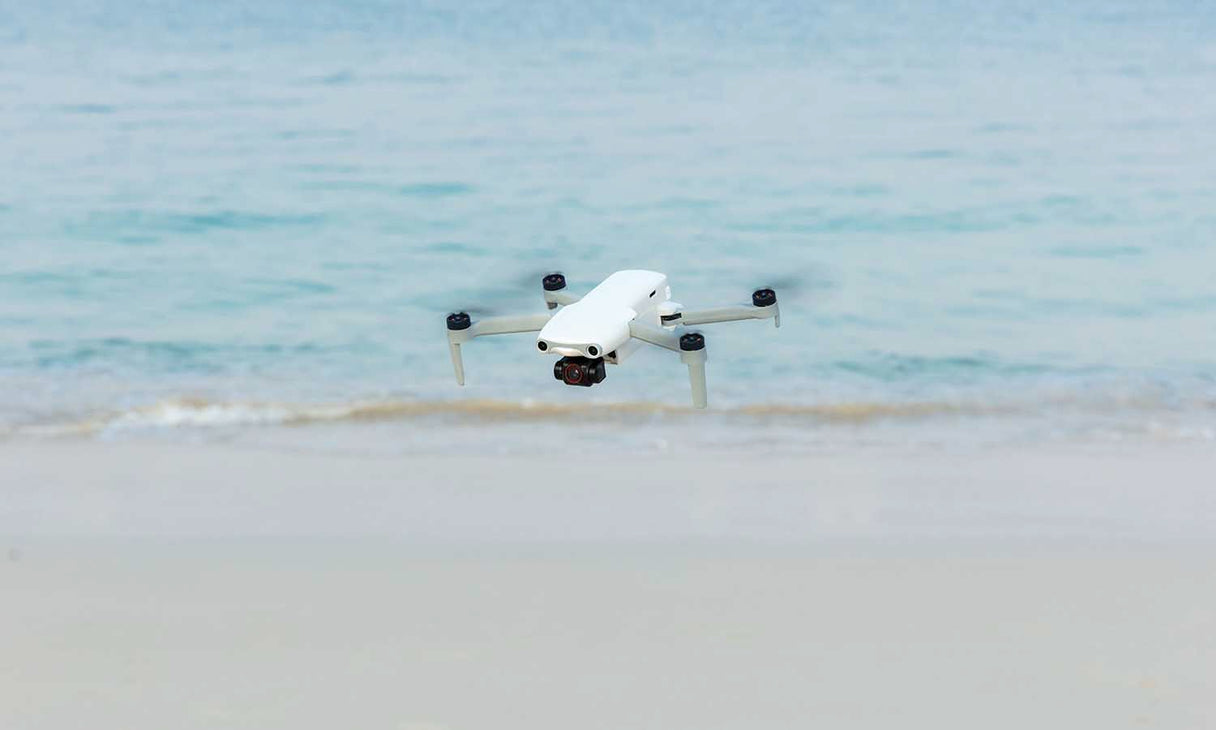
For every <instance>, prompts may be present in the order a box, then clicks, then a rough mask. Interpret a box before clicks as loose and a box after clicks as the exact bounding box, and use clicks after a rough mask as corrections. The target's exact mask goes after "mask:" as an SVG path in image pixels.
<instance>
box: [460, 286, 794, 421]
mask: <svg viewBox="0 0 1216 730" xmlns="http://www.w3.org/2000/svg"><path fill="white" fill-rule="evenodd" d="M541 286H542V287H543V288H544V298H545V304H546V305H547V306H548V308H549V310H550V311H549V312H548V313H545V314H525V315H519V316H512V317H486V318H484V319H477V320H474V319H473V318H472V317H470V316H469V315H468V313H466V312H455V313H453V314H449V315H448V320H447V322H448V347H449V349H450V350H451V353H452V366H453V367H454V368H455V369H456V382H457V383H459V384H460V385H464V361H463V360H462V359H461V356H460V346H461V345H463V344H464V343H466V342H468V341H469V340H471V339H473V338H474V337H481V336H482V335H504V334H511V333H515V332H538V333H539V334H538V335H537V336H536V349H537V350H539V351H540V352H541V353H542V354H545V355H560V356H561V359H559V360H558V361H557V363H556V364H554V366H553V377H555V378H557V379H558V380H560V381H562V382H563V383H565V384H566V385H581V386H586V387H590V386H592V385H595V384H596V383H600V382H603V380H604V376H605V375H606V373H605V368H604V364H605V363H609V364H612V365H619V364H620V363H621V362H622V361H623V360H624V359H625V358H626V357H627V356H628V355H629V353H631V352H633V351H634V350H635V349H637V347H638V343H639V342H647V343H650V344H652V345H657V346H659V347H663V348H666V349H668V350H671V351H673V352H678V353H680V360H681V361H683V362H684V364H685V365H687V366H688V379H689V381H690V382H691V384H692V404H693V406H694V407H696V408H704V407H705V405H706V403H707V395H706V391H705V338H704V337H703V336H702V335H701V334H700V333H697V332H690V331H688V330H687V329H686V328H687V327H688V326H691V325H700V324H711V323H714V322H734V321H738V320H744V319H771V320H773V324H775V325H776V326H778V327H780V326H781V312H780V310H779V309H778V308H777V294H776V292H774V291H773V290H772V289H757V290H756V291H755V292H753V293H752V303H751V304H750V305H747V304H738V305H733V306H728V307H716V308H713V309H699V310H686V309H684V307H683V306H682V305H680V304H678V303H676V302H673V301H671V287H669V286H668V285H667V276H666V275H665V274H660V273H658V272H656V271H618V272H616V273H615V274H613V275H612V276H609V277H608V278H607V279H604V281H603V282H601V283H600V285H599V286H597V287H595V288H594V289H592V290H591V291H589V292H587V295H586V296H584V297H583V298H582V299H580V298H578V297H576V296H574V295H573V294H569V293H567V292H566V291H565V289H566V277H565V276H563V275H562V274H549V275H547V276H545V277H544V278H543V279H542V280H541ZM559 307H560V309H559Z"/></svg>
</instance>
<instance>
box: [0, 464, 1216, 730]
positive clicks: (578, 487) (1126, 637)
mask: <svg viewBox="0 0 1216 730" xmlns="http://www.w3.org/2000/svg"><path fill="white" fill-rule="evenodd" d="M875 456H876V454H872V453H857V454H837V455H822V456H816V457H807V458H791V457H785V458H782V459H769V460H765V459H760V458H756V459H743V460H740V459H726V458H722V457H717V458H714V457H710V456H699V457H696V458H692V457H689V456H677V457H667V458H657V457H656V458H653V459H646V460H643V461H638V462H635V463H632V464H631V465H629V466H625V467H620V466H619V465H618V466H617V468H606V467H605V464H606V463H608V464H609V465H610V464H611V463H610V462H606V461H605V460H602V459H601V460H596V459H591V460H588V461H586V462H579V461H577V460H574V459H567V460H565V461H562V460H558V461H556V462H552V463H553V464H554V465H556V466H557V467H559V468H569V469H574V468H581V469H582V470H583V471H582V473H584V474H586V475H587V476H586V478H585V479H582V480H579V481H576V482H568V481H560V480H554V481H542V482H539V483H538V482H536V481H535V480H534V478H533V477H534V476H535V471H536V468H537V465H538V462H537V460H536V459H530V458H524V457H503V458H484V459H463V460H462V459H456V458H453V457H400V458H377V459H369V458H361V457H335V456H332V455H330V456H320V455H317V454H312V453H293V452H290V451H285V450H279V451H267V450H264V449H257V450H251V449H246V448H242V447H238V446H232V445H229V446H225V445H217V444H208V445H195V446H190V445H181V444H163V443H138V442H122V443H99V442H94V441H80V442H12V443H8V444H5V445H3V446H2V447H0V485H3V486H2V496H3V506H2V507H0V535H3V538H2V539H3V544H2V545H0V547H3V548H4V549H5V553H7V558H6V559H5V553H0V595H2V596H3V601H0V647H3V656H4V661H3V662H0V726H3V727H6V728H60V727H74V726H88V727H90V728H132V727H157V728H194V727H199V728H202V727H217V726H219V727H236V728H243V727H248V728H266V727H290V728H332V727H392V728H416V729H421V728H428V729H433V728H453V729H454V728H503V727H511V728H514V727H519V728H570V727H587V728H621V727H631V728H738V727H811V726H822V727H836V728H854V727H857V728H870V727H874V728H877V727H895V726H898V727H937V728H941V727H946V728H974V727H997V728H1006V727H1007V728H1025V727H1028V726H1039V727H1094V728H1104V729H1105V728H1123V727H1128V728H1133V727H1134V728H1140V727H1170V728H1195V727H1205V726H1208V725H1210V724H1212V723H1214V722H1216V699H1213V698H1216V672H1213V671H1212V661H1211V659H1212V657H1213V656H1214V655H1216V549H1214V546H1216V541H1214V540H1213V537H1212V536H1213V530H1212V527H1213V524H1214V517H1213V515H1214V512H1213V509H1212V505H1213V501H1212V498H1211V497H1210V496H1208V492H1209V491H1210V482H1211V480H1210V475H1211V474H1212V473H1216V472H1213V471H1212V466H1213V465H1214V463H1216V457H1214V456H1213V455H1212V454H1208V453H1206V452H1205V451H1203V450H1200V449H1191V448H1168V449H1163V448H1157V447H1143V448H1142V449H1139V450H1138V449H1121V450H1117V451H1116V450H1109V449H1103V450H1098V451H1094V450H1055V451H1043V450H1041V449H1040V450H1036V451H1030V450H1023V451H1020V452H1019V451H1017V450H1012V449H1004V450H1001V451H999V452H998V451H991V452H983V453H974V454H966V455H959V454H954V455H942V454H926V453H902V454H899V453H888V454H886V455H885V457H884V458H875ZM599 467H605V468H599Z"/></svg>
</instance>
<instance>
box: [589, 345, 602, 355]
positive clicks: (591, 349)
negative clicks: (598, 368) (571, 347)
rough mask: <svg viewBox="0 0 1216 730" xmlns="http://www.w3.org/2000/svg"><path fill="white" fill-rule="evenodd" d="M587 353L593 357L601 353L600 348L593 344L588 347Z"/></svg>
mask: <svg viewBox="0 0 1216 730" xmlns="http://www.w3.org/2000/svg"><path fill="white" fill-rule="evenodd" d="M587 354H588V355H590V356H591V357H596V356H598V355H599V354H600V348H598V347H596V346H595V345H592V346H591V347H588V348H587Z"/></svg>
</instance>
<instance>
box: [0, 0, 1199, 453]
mask: <svg viewBox="0 0 1216 730" xmlns="http://www.w3.org/2000/svg"><path fill="white" fill-rule="evenodd" d="M1214 38H1216V6H1213V5H1212V4H1209V3H1202V2H1188V1H1186V0H1162V1H1160V2H1152V3H1143V2H1123V1H1119V0H1116V1H1114V2H1112V1H1109V0H1103V1H1101V2H1098V1H1091V0H1082V1H1080V2H1067V3H1066V2H1055V3H1037V2H1033V3H1032V2H994V3H983V4H969V3H957V2H945V1H941V2H936V1H932V0H929V1H926V2H907V3H887V2H872V3H867V2H860V3H820V4H814V5H811V4H803V3H796V2H784V1H779V0H773V1H760V2H753V1H749V2H722V3H707V4H695V3H689V2H683V1H681V0H658V1H649V0H648V1H647V2H641V1H634V0H624V1H622V2H611V3H609V2H582V1H580V2H569V1H566V0H532V1H528V2H516V3H500V2H490V1H488V0H474V1H473V2H467V3H441V2H416V1H407V2H376V1H370V0H356V1H346V2H340V1H339V0H293V1H291V2H286V1H283V0H266V1H264V2H259V3H246V2H236V1H235V0H218V1H215V2H207V3H195V2H184V1H179V2H174V1H171V0H166V1H162V2H148V1H139V0H87V1H86V0H80V1H76V2H73V1H70V0H69V1H55V2H48V3H26V2H12V1H0V140H2V142H0V172H2V174H0V252H2V254H3V255H2V257H0V433H7V434H9V435H10V436H11V435H13V434H22V435H30V434H33V435H46V434H51V435H55V434H64V433H68V434H80V433H84V434H101V435H107V436H108V435H114V434H120V433H124V432H126V431H128V430H131V429H135V430H138V431H140V432H141V433H142V432H147V431H149V430H151V431H154V432H157V433H160V432H165V433H172V434H181V433H189V434H191V435H192V436H197V435H199V434H201V433H206V434H214V433H229V432H230V430H231V429H247V428H250V427H253V428H255V429H256V430H258V432H259V433H262V434H263V435H265V434H266V433H268V432H270V431H273V430H274V429H273V428H264V427H266V426H274V425H278V424H296V423H302V422H315V421H324V422H330V421H333V422H342V421H345V420H351V419H355V420H361V421H362V420H373V421H376V422H377V423H390V424H396V425H398V426H400V425H404V426H405V427H406V428H407V429H408V431H409V433H410V434H411V438H414V439H425V438H426V436H425V434H426V433H428V432H429V429H426V428H421V427H420V426H424V425H427V424H432V423H435V422H438V423H441V424H446V423H449V422H451V421H453V420H455V421H459V422H461V423H463V424H464V426H466V427H469V426H470V425H472V426H473V427H478V428H480V427H481V425H485V424H489V423H490V422H494V423H501V422H502V421H506V422H508V423H515V424H517V425H518V423H520V422H525V425H526V426H527V428H526V429H523V430H522V432H523V433H528V432H532V433H534V432H535V431H534V429H535V428H537V427H541V426H543V424H545V423H550V422H551V421H553V420H554V419H556V420H557V421H570V420H576V421H582V420H587V419H586V417H587V416H588V415H589V414H591V413H597V414H600V415H599V416H598V417H597V419H598V420H600V421H601V422H617V423H619V422H620V421H622V420H626V421H629V422H644V423H646V424H657V425H658V427H659V428H665V427H666V425H669V424H671V423H673V422H676V423H680V424H691V423H693V422H692V421H691V420H690V419H691V416H690V415H688V414H687V413H685V412H684V409H685V407H686V404H687V403H688V394H687V380H686V375H685V373H684V369H683V367H682V366H680V364H679V363H678V361H677V360H676V359H675V358H673V357H671V356H670V354H669V353H664V352H659V351H646V352H642V353H639V354H638V355H637V356H636V357H635V359H632V360H631V361H630V362H628V363H626V364H625V365H624V366H622V367H620V368H612V369H610V371H609V374H608V379H607V381H606V382H605V383H604V384H602V385H601V386H597V387H596V388H595V389H592V390H590V391H588V390H585V389H573V388H565V387H563V386H561V384H559V383H557V382H555V381H554V380H553V378H552V375H551V370H550V365H551V363H550V361H549V359H547V358H541V357H538V356H537V355H536V353H535V352H534V351H533V349H532V348H531V347H530V346H528V340H527V338H526V337H516V338H488V339H486V340H481V341H478V342H477V343H475V344H473V345H471V346H469V347H468V348H466V365H467V368H468V371H469V385H468V387H466V388H464V389H459V388H457V387H456V385H455V383H454V380H453V377H452V374H451V365H450V363H449V361H448V358H447V352H446V341H445V333H444V328H443V315H444V314H445V313H446V312H447V311H449V310H451V309H458V308H463V307H475V306H484V307H488V308H493V309H499V310H502V311H533V310H535V311H542V307H543V304H542V303H541V300H540V291H539V286H538V283H537V282H538V277H539V275H540V274H541V273H543V272H545V271H549V270H554V269H560V270H562V271H564V272H566V274H567V276H568V277H569V278H570V281H571V286H572V288H573V289H574V290H582V289H586V288H589V287H590V286H593V285H594V284H595V283H597V282H598V281H600V280H601V279H602V278H604V277H605V276H606V275H608V274H609V273H611V272H613V271H615V270H617V269H620V268H649V269H656V270H659V271H663V272H665V273H667V274H668V275H669V276H670V277H671V284H672V288H673V296H674V298H675V299H676V300H678V301H681V302H683V303H685V304H686V305H689V306H706V305H716V304H720V303H728V302H734V301H746V299H747V297H748V295H749V293H750V292H751V290H752V289H753V288H755V287H756V286H759V285H762V284H766V283H770V282H773V281H779V282H781V283H782V284H785V285H787V288H788V291H787V292H783V294H782V303H783V320H784V322H783V324H784V326H783V327H782V329H780V330H773V329H771V328H766V327H763V326H759V325H756V324H734V325H721V326H717V327H715V328H713V329H712V331H710V332H708V334H709V347H710V370H709V378H710V396H711V406H713V407H715V408H716V409H717V411H716V413H715V414H711V415H709V416H708V418H706V419H702V420H699V421H696V422H695V423H696V424H698V425H697V426H696V429H699V430H698V431H697V433H698V434H700V436H698V438H710V439H711V440H712V436H710V435H707V434H711V433H712V429H713V428H714V426H713V424H714V423H719V424H727V425H729V426H730V427H732V428H734V427H736V426H739V425H740V424H743V425H747V426H750V427H754V428H756V429H760V430H761V431H763V432H764V437H765V438H768V436H769V435H772V434H778V435H780V436H782V437H783V438H788V439H792V441H791V443H797V444H801V445H805V444H806V440H807V439H809V440H810V441H812V442H814V443H839V442H842V441H844V442H850V443H853V442H857V441H869V440H872V439H880V440H882V439H888V438H892V439H896V440H899V441H906V440H909V439H911V440H917V439H924V438H930V439H939V440H943V441H950V442H952V441H956V440H960V439H962V440H968V439H972V440H973V439H981V440H997V441H1007V440H1010V439H1014V440H1025V439H1030V440H1036V441H1038V440H1058V439H1083V440H1087V439H1100V440H1109V439H1125V438H1148V439H1154V440H1158V439H1165V440H1171V441H1173V440H1200V441H1211V440H1216V418H1214V416H1216V246H1214V245H1213V237H1214V234H1216V165H1214V164H1213V162H1212V161H1213V159H1216V102H1214V101H1213V98H1212V94H1211V92H1212V90H1213V89H1214V88H1216V40H1213V39H1214ZM588 404H597V405H604V404H614V405H613V408H611V409H607V410H603V411H591V410H587V408H586V406H587V405H588ZM470 421H472V422H474V423H472V424H470ZM538 422H539V423H538ZM478 424H481V425H478ZM563 427H565V426H563ZM588 428H592V427H591V426H588ZM690 428H691V426H690ZM485 430H486V432H487V433H488V434H491V436H492V437H493V438H501V439H503V444H504V446H503V448H509V447H510V445H511V443H512V439H516V438H517V436H518V434H519V433H521V429H519V428H497V427H494V428H491V427H490V426H489V425H486V426H485ZM305 431H307V429H305ZM656 433H657V432H656ZM758 433H759V432H758ZM400 435H401V433H400V430H399V429H398V430H396V431H394V438H399V437H400ZM491 436H488V437H491ZM651 436H654V438H655V439H659V438H660V437H659V436H657V435H655V434H651ZM297 437H299V436H298V431H297V434H296V435H295V436H292V438H297ZM301 438H307V436H304V437H301ZM647 438H650V436H648V437H647ZM663 438H666V437H663ZM777 440H778V441H779V440H780V439H777ZM406 441H409V439H406ZM663 443H666V442H665V441H664V442H663ZM432 445H433V444H432Z"/></svg>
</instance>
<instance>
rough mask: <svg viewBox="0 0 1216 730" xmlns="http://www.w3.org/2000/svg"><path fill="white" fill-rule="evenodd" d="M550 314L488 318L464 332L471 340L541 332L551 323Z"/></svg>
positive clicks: (475, 323)
mask: <svg viewBox="0 0 1216 730" xmlns="http://www.w3.org/2000/svg"><path fill="white" fill-rule="evenodd" d="M549 316H550V315H548V314H520V315H516V316H511V317H486V318H485V319H479V320H476V321H474V322H473V326H472V327H469V328H468V329H467V330H464V331H465V332H466V333H468V334H467V337H468V338H469V339H472V338H473V337H481V336H482V335H510V334H515V333H516V332H540V330H541V328H542V327H544V326H545V324H546V323H547V322H548V321H549Z"/></svg>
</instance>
